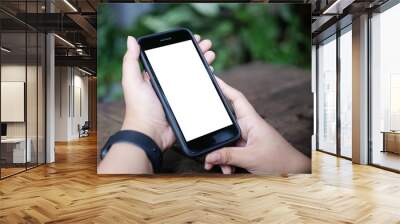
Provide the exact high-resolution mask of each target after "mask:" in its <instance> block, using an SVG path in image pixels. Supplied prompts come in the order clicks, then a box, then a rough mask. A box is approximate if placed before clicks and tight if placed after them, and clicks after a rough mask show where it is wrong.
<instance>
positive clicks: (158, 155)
mask: <svg viewBox="0 0 400 224" xmlns="http://www.w3.org/2000/svg"><path fill="white" fill-rule="evenodd" d="M120 142H125V143H131V144H134V145H137V146H139V147H140V148H141V149H142V150H143V151H144V152H145V153H146V155H147V158H148V159H149V160H150V162H151V165H152V167H153V171H154V172H155V173H157V172H159V171H160V170H161V166H162V152H161V149H160V147H158V145H157V144H156V143H155V142H154V141H153V139H151V138H150V137H149V136H147V135H145V134H143V133H141V132H138V131H134V130H121V131H118V132H117V133H115V134H113V135H112V136H111V137H110V138H109V139H108V140H107V142H106V144H105V145H104V146H103V148H102V149H101V151H100V158H101V159H103V158H104V157H105V156H106V154H107V153H108V151H109V150H110V148H111V146H112V145H113V144H115V143H120Z"/></svg>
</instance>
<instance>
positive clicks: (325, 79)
mask: <svg viewBox="0 0 400 224" xmlns="http://www.w3.org/2000/svg"><path fill="white" fill-rule="evenodd" d="M317 63H318V120H319V121H318V149H319V150H322V151H326V152H330V153H336V36H335V35H334V36H332V37H331V38H329V39H328V40H327V41H325V42H324V43H322V44H320V45H319V48H318V61H317Z"/></svg>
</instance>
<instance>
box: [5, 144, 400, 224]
mask: <svg viewBox="0 0 400 224" xmlns="http://www.w3.org/2000/svg"><path fill="white" fill-rule="evenodd" d="M56 160H57V162H56V163H54V164H49V165H44V166H40V167H38V168H35V169H32V170H29V171H27V172H24V173H21V174H18V175H16V176H13V177H9V178H7V179H4V180H1V181H0V201H1V203H0V223H43V222H49V223H60V222H61V223H78V222H79V223H88V222H90V223H118V222H121V223H135V222H138V223H150V222H151V223H248V222H256V223H338V222H339V223H355V222H359V223H400V213H399V210H400V200H398V199H399V198H400V175H399V174H396V173H392V172H388V171H384V170H381V169H378V168H375V167H371V166H361V165H354V164H352V163H351V162H350V161H348V160H344V159H339V158H336V157H333V156H330V155H327V154H324V153H321V152H313V174H312V175H294V176H289V177H274V176H265V177H257V176H253V175H237V176H221V175H215V174H214V175H212V176H193V175H192V176H184V177H179V176H178V177H177V176H167V175H163V176H157V177H152V176H126V175H125V176H98V175H97V174H96V137H94V136H91V137H88V138H83V139H81V140H80V141H74V142H70V143H57V145H56Z"/></svg>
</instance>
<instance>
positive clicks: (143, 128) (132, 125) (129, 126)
mask: <svg viewBox="0 0 400 224" xmlns="http://www.w3.org/2000/svg"><path fill="white" fill-rule="evenodd" d="M121 130H134V131H138V132H141V133H143V134H145V135H147V136H148V137H150V138H151V139H152V140H153V141H154V142H155V143H156V144H157V146H158V147H160V149H161V151H164V148H165V147H164V144H163V141H162V138H161V135H159V134H158V132H157V130H155V129H153V128H151V126H150V125H146V124H143V122H138V121H136V120H131V119H125V120H124V122H123V123H122V127H121Z"/></svg>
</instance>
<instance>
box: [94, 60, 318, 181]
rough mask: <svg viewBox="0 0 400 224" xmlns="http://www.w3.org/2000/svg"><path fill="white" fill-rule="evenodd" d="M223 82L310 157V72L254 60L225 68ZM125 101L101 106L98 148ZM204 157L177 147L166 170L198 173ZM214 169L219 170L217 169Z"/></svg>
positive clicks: (113, 128)
mask: <svg viewBox="0 0 400 224" xmlns="http://www.w3.org/2000/svg"><path fill="white" fill-rule="evenodd" d="M218 76H219V77H221V78H222V79H223V80H224V81H226V82H227V83H228V84H230V85H231V86H233V87H235V88H237V89H239V90H240V91H242V92H243V93H244V95H245V96H246V97H247V99H248V100H249V101H250V102H251V104H252V105H253V106H254V107H255V109H256V110H257V112H258V113H259V114H260V115H261V116H262V117H263V118H264V119H265V120H266V121H267V122H269V123H270V124H271V125H272V126H274V127H275V128H276V129H277V130H278V131H279V132H280V133H281V134H282V135H283V136H284V137H285V138H286V139H287V140H288V141H289V142H290V143H291V144H293V145H294V146H295V147H296V148H297V149H299V150H300V151H302V152H303V153H304V154H306V155H308V156H310V151H311V135H312V128H313V123H312V122H313V99H312V93H311V73H310V71H308V70H301V69H296V68H291V67H288V66H279V65H266V64H262V63H257V62H256V63H252V64H248V65H244V66H240V67H237V68H234V69H232V70H229V71H226V72H224V73H222V74H220V75H218ZM123 113H124V104H123V102H122V101H118V102H109V103H100V104H99V105H98V125H97V127H98V148H100V147H101V146H102V145H104V143H105V141H106V140H107V138H108V137H109V136H110V135H111V134H113V133H115V132H116V131H118V130H119V129H120V127H121V124H122V119H123ZM202 159H203V158H196V159H189V158H187V157H185V156H183V155H182V153H181V152H180V150H179V149H178V148H177V147H175V148H173V149H172V150H167V151H166V153H164V167H163V170H162V172H163V173H198V172H206V171H205V170H204V169H203V163H202ZM211 172H220V171H219V170H218V169H215V170H213V171H211Z"/></svg>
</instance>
